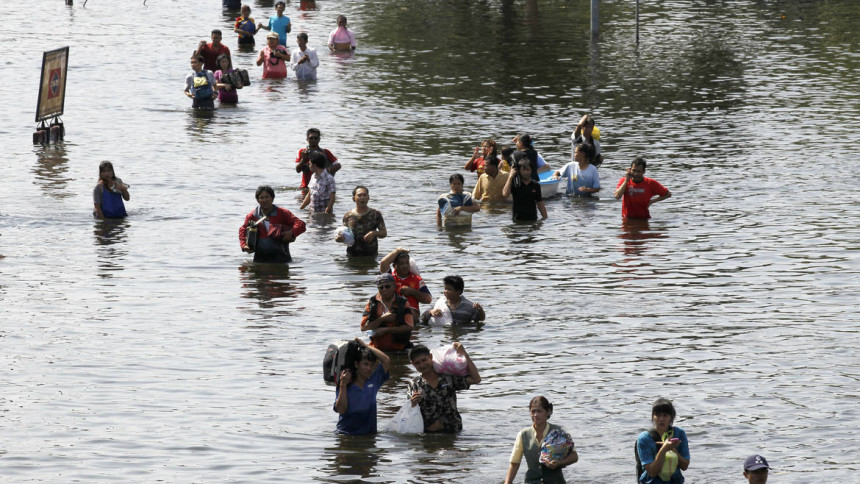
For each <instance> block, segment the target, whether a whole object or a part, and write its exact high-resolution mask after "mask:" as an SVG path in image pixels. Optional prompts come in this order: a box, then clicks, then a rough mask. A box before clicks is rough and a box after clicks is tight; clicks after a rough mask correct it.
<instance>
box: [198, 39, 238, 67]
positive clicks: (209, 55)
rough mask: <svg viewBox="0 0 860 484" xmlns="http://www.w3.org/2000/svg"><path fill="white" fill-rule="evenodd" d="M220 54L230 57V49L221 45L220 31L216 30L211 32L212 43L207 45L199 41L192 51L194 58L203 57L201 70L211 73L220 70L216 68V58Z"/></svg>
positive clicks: (203, 41)
mask: <svg viewBox="0 0 860 484" xmlns="http://www.w3.org/2000/svg"><path fill="white" fill-rule="evenodd" d="M221 54H224V55H226V56H227V57H230V48H229V47H227V46H226V45H224V44H222V43H221V31H220V30H218V29H215V30H213V31H212V42H210V43H208V44H207V43H206V41H205V40H201V41H200V45H198V46H197V50H195V51H194V55H195V56H197V55H202V56H203V68H204V69H206V70H207V71H212V72H215V71H217V70H218V69H220V68H221V67H219V66H218V56H219V55H221Z"/></svg>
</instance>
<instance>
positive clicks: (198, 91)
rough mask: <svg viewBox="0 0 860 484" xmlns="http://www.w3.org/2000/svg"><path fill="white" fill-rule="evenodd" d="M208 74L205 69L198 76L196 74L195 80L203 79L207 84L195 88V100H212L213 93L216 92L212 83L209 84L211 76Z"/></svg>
mask: <svg viewBox="0 0 860 484" xmlns="http://www.w3.org/2000/svg"><path fill="white" fill-rule="evenodd" d="M207 72H208V71H206V70H205V69H204V70H202V71H200V72H198V73H197V74H194V77H195V78H197V77H202V78H203V79H204V80H205V81H206V84H202V85H200V86H196V85H195V86H194V89H193V94H194V99H196V100H206V99H212V93H213V92H215V91H213V86H212V83H210V82H209V76H207V75H206V73H207ZM195 80H196V79H195Z"/></svg>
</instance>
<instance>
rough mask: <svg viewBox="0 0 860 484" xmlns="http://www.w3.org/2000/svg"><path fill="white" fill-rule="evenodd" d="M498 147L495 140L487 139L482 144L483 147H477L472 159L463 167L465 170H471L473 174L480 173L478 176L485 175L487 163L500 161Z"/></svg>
mask: <svg viewBox="0 0 860 484" xmlns="http://www.w3.org/2000/svg"><path fill="white" fill-rule="evenodd" d="M498 149H499V147H498V145H497V144H496V142H495V140H492V139H486V140H484V141H483V142H482V143H481V146H476V147H475V150H474V151H473V152H472V157H471V158H469V159H468V161H466V164H465V165H463V169H464V170H469V171H471V172H472V173H474V172H476V171H477V172H478V175H479V176H480V175H483V174H484V171H485V170H486V166H487V163H489V162H490V160H493V159H495V160H497V161H498V159H499V156H498Z"/></svg>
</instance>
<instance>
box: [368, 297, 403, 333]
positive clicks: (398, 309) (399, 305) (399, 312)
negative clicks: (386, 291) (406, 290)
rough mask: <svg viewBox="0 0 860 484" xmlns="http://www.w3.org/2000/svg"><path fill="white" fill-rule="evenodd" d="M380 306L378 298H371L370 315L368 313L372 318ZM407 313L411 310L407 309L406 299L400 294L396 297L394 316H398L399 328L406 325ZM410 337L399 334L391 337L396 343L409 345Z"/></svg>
mask: <svg viewBox="0 0 860 484" xmlns="http://www.w3.org/2000/svg"><path fill="white" fill-rule="evenodd" d="M378 305H379V301H378V300H377V299H376V296H375V295H374V296H370V304H369V308H368V309H369V310H370V313H368V315H369V316H370V317H371V318H372V317H373V315H375V314H376V307H377V306H378ZM406 311H409V308H408V307H406V298H405V297H403V296H401V295H399V294H398V295H396V296H394V314H395V315H396V316H397V326H401V325H404V324H406ZM410 336H411V335H410V333H398V334H394V335H392V336H391V337H392V339H393V340H394V341H395V342H396V343H406V344H408V343H409V338H410Z"/></svg>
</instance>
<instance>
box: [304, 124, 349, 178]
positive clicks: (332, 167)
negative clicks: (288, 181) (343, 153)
mask: <svg viewBox="0 0 860 484" xmlns="http://www.w3.org/2000/svg"><path fill="white" fill-rule="evenodd" d="M321 137H322V134H320V130H318V129H317V128H310V129H308V131H307V134H306V139H307V142H308V145H307V146H306V147H304V148H302V149H300V150H299V152H298V154H297V155H296V173H301V174H302V184H301V187H302V193H306V192H307V191H308V183H310V181H311V165H310V159H309V158H308V155H309V154H310V153H313V152H320V153H322V154H324V155H325V158H326V170H327V171H328V172H329V173H330V174H331V175H332V176H334V175H335V173H337V172H338V171H339V170H340V168H341V167H340V163H339V162H338V161H337V158H336V157H335V156H334V155H333V154H332V152H331V151H329V150H327V149H325V148H321V147H320V138H321Z"/></svg>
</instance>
